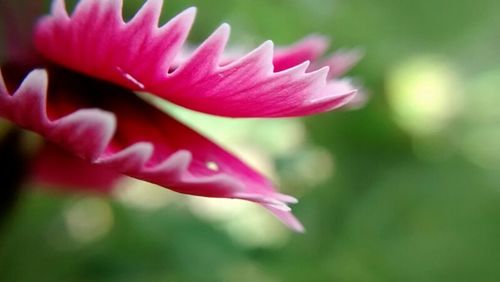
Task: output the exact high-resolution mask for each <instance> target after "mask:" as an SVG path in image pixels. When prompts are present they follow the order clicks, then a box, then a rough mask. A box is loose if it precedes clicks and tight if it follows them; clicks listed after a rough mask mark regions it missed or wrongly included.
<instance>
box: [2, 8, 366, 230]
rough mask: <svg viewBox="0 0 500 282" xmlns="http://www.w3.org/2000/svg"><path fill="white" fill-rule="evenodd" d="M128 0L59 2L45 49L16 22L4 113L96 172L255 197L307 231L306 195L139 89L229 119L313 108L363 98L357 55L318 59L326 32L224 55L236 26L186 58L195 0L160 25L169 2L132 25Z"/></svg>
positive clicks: (36, 32) (37, 34) (40, 27)
mask: <svg viewBox="0 0 500 282" xmlns="http://www.w3.org/2000/svg"><path fill="white" fill-rule="evenodd" d="M122 4H123V3H122V0H81V1H79V3H78V4H77V6H76V8H75V10H74V12H73V13H72V14H71V15H69V14H68V12H67V10H66V8H65V2H64V0H54V1H53V3H52V9H51V13H50V14H49V15H47V16H44V17H42V18H40V19H39V20H38V22H37V23H36V25H35V26H34V29H33V37H32V38H33V40H32V41H31V42H32V43H33V45H30V44H25V43H24V44H23V41H22V40H19V39H15V38H16V36H15V35H14V36H13V35H12V33H13V32H12V30H10V29H9V30H8V31H11V32H10V33H9V32H7V35H9V34H10V36H9V42H8V43H9V48H10V49H9V50H10V51H15V52H10V54H16V55H15V56H14V55H12V56H7V60H6V61H5V63H4V64H3V65H2V73H0V116H1V117H3V118H5V119H7V120H10V121H11V122H13V123H14V124H17V125H18V126H20V127H23V128H26V129H29V130H32V131H34V132H36V133H38V134H39V135H41V136H43V137H44V138H45V139H47V140H49V141H50V142H52V143H54V144H56V145H57V146H59V147H61V148H63V149H64V150H65V151H67V152H70V153H72V154H74V155H76V156H78V157H79V158H81V159H83V160H84V161H85V163H86V164H89V163H90V164H91V166H92V167H93V168H97V169H102V170H103V171H112V172H114V173H116V172H119V173H121V174H125V175H128V176H132V177H135V178H138V179H141V180H145V181H149V182H152V183H155V184H158V185H160V186H163V187H167V188H169V189H171V190H174V191H177V192H180V193H185V194H192V195H199V196H206V197H221V198H236V199H243V200H248V201H253V202H256V203H258V204H260V205H262V206H263V207H265V208H266V209H268V210H269V211H271V212H272V213H273V214H274V215H275V216H277V217H278V218H279V219H280V220H281V221H282V222H284V223H285V224H286V225H288V226H289V227H290V228H292V229H294V230H296V231H302V230H303V227H302V225H301V224H300V222H299V221H298V220H297V219H296V218H295V217H294V216H293V215H292V214H291V212H290V208H289V207H288V204H290V203H296V202H297V200H296V199H295V198H293V197H291V196H288V195H284V194H280V193H278V192H277V191H276V190H275V189H274V188H273V185H272V183H271V182H270V181H269V180H267V179H266V178H265V177H263V176H262V175H260V174H259V173H257V172H256V171H254V170H252V169H251V168H249V167H248V166H247V165H245V164H244V163H243V162H242V161H240V160H239V159H238V158H236V157H234V156H233V155H231V154H230V153H228V152H227V151H225V150H224V149H222V148H221V147H219V146H217V145H216V144H214V143H212V142H211V141H210V140H208V139H207V138H205V137H203V136H201V135H200V134H198V133H196V132H195V131H193V130H191V129H190V128H188V127H187V126H185V125H183V124H182V123H180V122H179V121H176V120H175V119H174V118H172V117H171V116H169V115H168V114H167V113H165V112H163V111H160V110H159V109H157V108H155V107H154V106H153V105H151V104H149V103H148V102H146V101H144V100H143V99H141V98H139V97H138V96H137V95H136V94H135V93H134V92H137V91H140V92H147V93H151V95H155V96H157V97H160V98H163V99H165V100H168V101H170V102H172V103H175V104H177V105H180V106H183V107H186V108H189V109H192V110H196V111H200V112H204V113H208V114H212V115H218V116H225V117H239V118H244V117H268V118H271V117H293V116H304V115H311V114H316V113H321V112H325V111H330V110H333V109H336V108H339V107H341V106H343V105H345V104H346V103H347V102H348V101H349V100H350V99H351V98H352V97H353V96H354V94H355V93H356V90H355V89H354V87H353V86H352V85H351V84H350V82H349V80H346V79H339V78H338V75H340V74H342V73H343V72H344V71H345V70H346V69H348V68H349V67H350V66H351V65H352V63H354V62H353V60H352V59H350V58H349V57H346V56H345V54H334V55H333V57H331V58H329V59H326V60H325V61H324V62H325V63H326V64H328V63H329V62H330V63H338V62H342V64H340V65H335V66H334V68H332V69H334V70H335V71H333V72H329V68H328V67H322V64H321V62H318V59H319V57H320V56H321V55H322V54H323V52H324V51H325V49H326V46H327V45H326V41H325V40H324V39H323V38H322V37H319V36H311V37H308V38H306V39H304V40H303V41H301V42H299V43H297V44H296V45H294V46H291V47H289V48H284V49H279V50H276V52H273V44H272V42H271V41H267V42H265V43H263V44H262V45H261V46H259V47H258V48H256V49H255V50H253V51H251V52H250V53H248V54H246V55H243V56H241V57H235V56H229V55H224V49H225V46H226V42H227V40H228V37H229V25H227V24H222V25H221V26H220V27H219V28H218V29H217V30H216V31H215V32H214V33H213V34H212V35H210V36H209V37H208V39H206V40H205V41H204V42H203V43H202V44H201V45H200V46H198V47H197V48H196V49H195V50H194V51H192V52H191V53H189V54H188V55H186V56H182V54H183V53H186V52H188V51H187V50H186V47H184V46H185V42H186V38H187V36H188V34H189V30H190V28H191V25H192V24H193V20H194V18H195V12H196V10H195V8H189V9H187V10H185V11H183V12H182V13H180V14H178V15H177V16H176V17H174V18H173V19H171V20H170V21H168V22H167V23H166V24H164V25H162V26H161V27H158V20H159V16H160V11H161V8H162V4H163V1H162V0H148V1H146V2H145V4H144V5H143V7H142V8H141V9H140V10H139V11H138V12H137V13H136V15H135V16H134V17H133V18H132V19H131V20H130V21H128V22H125V21H124V20H123V19H122V15H121V11H122ZM25 8H26V7H25ZM7 22H9V21H7ZM9 24H10V25H6V26H8V27H9V28H10V27H11V26H15V23H13V22H12V21H10V22H9ZM30 46H34V47H35V49H36V53H34V52H32V51H30ZM23 51H24V54H23ZM349 60H350V61H349ZM310 61H313V63H310ZM50 155H51V154H49V156H50ZM45 159H51V157H48V158H45ZM52 159H54V158H52ZM80 162H82V161H80ZM65 169H67V167H66V168H65Z"/></svg>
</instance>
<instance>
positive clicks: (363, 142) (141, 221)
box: [0, 0, 500, 282]
mask: <svg viewBox="0 0 500 282" xmlns="http://www.w3.org/2000/svg"><path fill="white" fill-rule="evenodd" d="M141 2H142V1H126V7H127V8H128V12H127V15H128V16H130V15H132V14H133V12H132V11H134V10H135V9H137V8H138V7H139V6H140V4H141ZM165 6H166V7H165V13H164V18H165V19H168V18H170V17H171V16H173V15H175V14H176V13H178V12H179V11H180V10H182V9H184V8H186V7H188V6H197V7H198V17H197V21H196V23H195V26H194V30H193V33H192V35H191V37H190V40H191V42H193V43H197V42H200V41H201V40H203V39H204V38H206V36H207V35H208V34H210V33H211V31H212V30H213V29H214V28H215V27H216V26H217V25H218V24H220V23H222V22H229V23H230V24H231V26H232V38H231V44H236V45H241V44H251V45H256V44H257V43H259V42H261V41H262V40H265V39H268V38H271V39H273V40H274V42H275V43H277V44H288V43H291V42H293V41H294V40H298V39H300V38H301V37H303V36H305V35H307V34H309V33H320V34H325V35H327V36H329V37H330V38H333V43H334V44H333V46H334V48H337V46H340V47H360V48H362V49H363V50H365V53H366V56H365V58H364V59H363V60H362V61H361V63H360V64H359V66H357V67H356V68H355V69H354V70H353V71H352V72H351V75H352V76H354V77H356V78H357V79H359V80H360V81H361V82H362V83H363V85H364V87H365V88H366V89H367V91H368V92H369V93H370V101H369V102H368V104H367V105H366V107H364V108H363V109H361V110H356V111H344V112H336V113H330V114H324V115H320V116H316V117H310V118H306V119H305V123H306V125H307V130H308V135H309V139H310V141H311V142H312V143H314V144H316V145H319V146H322V147H324V148H326V149H327V150H328V152H329V153H330V154H331V155H333V156H334V160H335V175H334V176H333V177H332V178H331V179H330V180H329V181H328V182H326V183H323V184H321V185H317V186H316V187H314V189H310V190H307V192H302V195H301V196H300V201H301V202H300V203H299V204H298V205H296V206H295V207H294V210H295V212H296V214H297V215H298V217H299V218H301V219H302V220H303V222H304V223H305V225H306V228H307V230H308V232H307V233H306V234H304V235H295V234H293V235H291V236H290V238H289V239H287V240H286V241H285V242H284V244H283V245H281V246H278V247H271V248H267V247H249V246H244V245H241V244H239V243H238V242H236V241H235V240H234V239H233V238H232V237H231V236H229V235H228V233H227V232H225V231H224V230H223V229H220V228H218V226H217V225H216V224H213V223H211V222H206V221H203V220H200V219H198V218H196V217H194V216H193V215H192V214H191V213H190V212H189V210H188V209H187V208H185V205H183V204H182V202H181V203H176V204H174V205H169V206H168V207H166V208H163V209H159V210H155V211H149V212H144V211H137V210H134V209H130V208H127V207H125V206H123V205H121V204H120V203H117V202H115V201H114V200H109V201H107V200H103V201H106V203H107V205H109V208H110V209H111V211H112V213H113V216H114V217H113V218H114V223H113V227H112V229H111V230H110V231H109V232H108V233H107V234H106V235H105V236H104V237H102V238H100V239H99V240H96V241H92V242H89V243H81V242H77V241H75V240H73V239H72V238H71V237H70V236H69V235H68V233H67V231H66V230H65V222H64V220H65V219H64V216H63V213H64V210H66V209H67V208H68V206H70V205H71V204H72V203H74V202H75V201H77V200H78V199H79V197H82V196H71V195H70V196H68V195H58V194H54V193H50V192H46V191H42V190H36V191H31V192H25V194H24V196H23V198H22V199H21V201H20V202H19V204H18V206H17V209H16V210H15V213H14V215H13V216H12V218H11V220H10V221H9V222H8V223H7V224H6V225H4V226H3V228H2V229H1V234H0V281H6V282H7V281H9V282H10V281H26V282H27V281H38V282H45V281H47V282H49V281H50V282H53V281H65V282H67V281H82V282H83V281H107V282H109V281H111V282H113V281H240V282H244V281H339V282H343V281H346V282H348V281H349V282H350V281H353V282H355V281H362V282H369V281H374V282H375V281H384V282H387V281H407V282H411V281H415V282H421V281H436V282H437V281H439V282H443V281H450V282H451V281H453V282H457V281H475V282H479V281H485V282H486V281H491V282H493V281H500V243H499V238H500V223H499V221H498V219H499V218H500V165H498V164H499V163H500V162H497V163H495V162H493V163H491V162H490V163H488V164H487V165H484V163H482V160H483V159H481V158H480V157H481V156H482V155H481V156H479V157H477V156H475V155H474V153H475V152H483V151H484V152H485V153H484V154H483V155H486V156H487V157H492V158H495V156H498V155H495V152H496V151H498V150H496V151H495V149H496V148H497V147H498V139H494V138H495V137H498V136H499V135H495V134H492V135H485V136H486V137H483V138H479V140H478V142H476V143H464V144H465V145H464V144H462V141H464V140H469V139H467V138H466V137H467V136H470V134H471V132H472V133H473V132H474V130H475V129H477V128H478V127H481V128H486V129H485V130H486V132H494V131H495V130H500V119H499V118H498V116H499V115H494V113H495V112H494V111H498V109H499V108H498V107H493V110H492V111H493V116H492V117H487V118H486V120H484V119H482V120H477V119H470V118H468V115H467V106H468V105H474V103H475V101H476V99H478V97H479V98H481V97H483V99H485V100H483V102H482V103H479V105H480V106H478V107H476V108H475V111H474V112H481V111H483V110H484V109H486V108H487V107H488V106H489V105H500V103H499V100H500V93H499V90H498V89H500V75H496V76H495V75H493V74H494V73H496V74H498V73H499V72H498V70H500V49H499V48H498V46H499V45H500V33H499V31H500V17H499V16H498V11H500V2H499V1H497V0H480V1H475V2H474V1H467V0H457V1H450V0H421V1H396V0H379V1H370V0H333V1H332V0H288V1H285V0H252V1H250V0H238V1H201V0H197V1H194V0H193V1H188V0H171V1H167V3H166V5H165ZM429 57H439V58H440V60H444V61H446V62H448V64H449V66H450V69H451V70H452V71H453V72H454V74H455V75H456V76H457V77H459V79H458V82H457V83H459V85H456V86H457V88H459V90H460V91H461V92H462V93H461V95H462V96H460V97H461V98H460V99H462V100H463V108H462V109H461V112H459V113H457V114H455V115H454V116H453V117H452V118H451V120H450V121H448V123H447V124H446V126H445V128H442V129H441V130H440V131H439V132H437V133H436V132H434V133H432V134H431V135H426V136H421V135H418V134H415V133H414V132H412V131H411V129H409V128H404V127H402V126H401V124H399V123H398V120H397V116H396V115H394V114H393V113H394V109H393V108H391V107H392V106H391V103H390V101H389V99H390V97H391V96H390V95H388V88H387V83H388V81H391V79H392V77H391V75H392V73H393V71H394V70H395V69H396V70H397V69H398V68H404V65H405V62H408V61H411V60H418V58H429ZM425 71H426V70H423V72H425ZM429 71H431V70H429ZM485 77H486V78H485ZM421 83H425V81H423V82H421ZM481 89H482V90H481ZM484 89H486V90H484ZM483 90H484V91H483ZM395 91H396V93H393V94H394V95H399V93H397V89H396V90H395ZM481 91H483V92H485V91H486V92H488V91H489V92H488V93H493V94H492V95H487V96H484V95H486V94H484V95H483V96H481V95H482V94H481V93H483V92H481ZM402 94H403V93H401V95H402ZM417 98H418V97H417ZM431 102H432V101H431ZM481 105H483V106H481ZM424 106H425V104H424ZM481 107H483V108H481ZM444 110H446V109H444ZM499 113H500V112H499ZM415 118H418V116H417V117H415ZM261 122H262V123H265V122H266V121H264V120H263V121H261ZM416 122H419V120H417V121H416ZM422 122H429V123H432V120H430V121H429V120H427V119H424V120H423V121H422ZM481 136H483V135H481ZM488 136H492V137H488ZM282 138H286V136H282ZM488 138H493V139H488ZM474 140H475V139H474ZM470 144H473V145H474V144H476V145H474V146H477V147H464V146H466V145H467V146H469V145H470ZM470 146H472V145H470ZM464 148H466V149H464ZM471 154H472V155H471ZM471 156H472V157H471ZM495 160H500V158H497V159H495ZM276 163H277V164H278V173H279V174H280V175H286V169H287V166H286V159H283V160H276ZM283 182H284V183H287V182H286V179H285V180H284V181H283ZM281 189H282V190H284V191H286V192H290V193H292V194H293V193H294V191H295V190H296V189H298V188H294V187H293V185H284V187H282V188H281ZM297 191H299V190H297ZM243 220H244V219H243ZM275 224H277V225H278V224H279V223H278V222H276V223H275Z"/></svg>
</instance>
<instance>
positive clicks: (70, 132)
mask: <svg viewBox="0 0 500 282" xmlns="http://www.w3.org/2000/svg"><path fill="white" fill-rule="evenodd" d="M52 74H53V75H54V78H55V79H53V80H52V82H51V83H52V86H51V87H50V95H49V96H51V95H53V96H54V97H52V98H50V97H47V95H48V94H47V85H48V76H47V72H46V71H45V70H35V71H32V72H31V73H30V74H29V75H28V76H27V77H26V78H25V79H24V81H23V82H22V84H21V86H20V87H19V88H18V89H17V90H16V91H15V92H14V93H13V94H10V92H9V91H8V89H7V87H6V86H5V83H4V82H3V77H2V76H0V78H1V79H0V116H2V117H4V118H7V119H9V120H11V121H12V122H14V123H16V124H18V125H20V126H22V127H25V128H28V129H31V130H33V131H35V132H37V133H39V134H40V135H42V136H44V137H45V138H47V139H48V140H50V141H52V142H54V143H56V144H57V145H59V146H61V147H63V148H64V149H66V150H68V151H69V152H71V153H73V154H75V155H78V156H80V157H82V158H83V159H85V160H87V161H90V162H91V163H93V164H94V165H99V166H104V167H105V168H106V169H113V170H115V171H117V172H120V173H124V174H126V175H129V176H132V177H135V178H138V179H142V180H145V181H149V182H152V183H155V184H158V185H161V186H163V187H167V188H169V189H172V190H174V191H177V192H181V193H186V194H193V195H199V196H207V197H223V198H238V199H244V200H249V201H253V202H256V203H259V204H261V205H263V206H264V207H266V208H267V209H269V210H270V211H271V212H273V213H274V214H275V215H277V217H278V218H279V219H281V220H282V221H283V222H284V223H285V224H287V225H289V226H290V227H291V228H293V229H295V230H300V229H301V228H300V224H299V223H298V221H297V220H296V219H295V218H294V217H293V215H291V213H290V208H289V207H288V205H287V203H294V202H296V200H295V199H294V198H293V197H290V196H287V195H282V194H279V193H278V192H276V190H275V189H274V188H273V185H272V184H271V183H270V182H269V181H268V180H267V179H266V178H264V177H263V176H262V175H260V174H258V173H257V172H255V171H254V170H252V169H251V168H249V167H248V166H246V165H245V164H244V163H243V162H241V161H240V160H238V159H237V158H235V157H234V156H232V155H231V154H229V153H228V152H226V151H225V150H223V149H222V148H220V147H219V146H217V145H215V144H214V143H212V142H210V141H209V140H208V139H206V138H204V137H203V136H201V135H200V134H198V133H196V132H194V131H193V130H191V129H189V128H188V127H186V126H185V125H183V124H181V123H179V122H178V121H176V120H175V119H173V118H172V117H170V116H168V115H166V114H165V113H163V112H161V111H159V110H158V109H156V108H154V107H152V106H151V105H149V104H148V103H146V102H144V101H143V100H141V99H139V98H138V97H136V96H135V95H134V94H133V93H131V92H129V91H127V90H124V89H122V88H118V87H114V86H111V85H107V84H104V83H102V82H98V81H95V80H91V79H88V78H84V77H80V76H78V75H76V74H71V73H66V72H64V73H58V72H57V71H54V72H53V73H52V72H51V75H52ZM9 85H10V84H9ZM75 97H76V98H75ZM78 97H80V98H78ZM82 98H83V99H85V98H89V99H90V100H92V101H93V100H99V99H100V101H99V102H96V103H98V104H99V106H102V108H104V109H105V110H100V109H95V108H88V107H89V106H90V107H91V106H92V105H89V104H88V103H87V104H86V102H84V101H82V100H81V99H82ZM47 99H48V100H49V102H50V103H47ZM214 165H215V166H214Z"/></svg>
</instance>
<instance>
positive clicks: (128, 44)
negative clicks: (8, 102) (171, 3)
mask: <svg viewBox="0 0 500 282" xmlns="http://www.w3.org/2000/svg"><path fill="white" fill-rule="evenodd" d="M162 2H163V1H162V0H149V1H147V2H146V3H145V4H144V6H143V7H142V8H141V10H139V12H138V13H137V14H136V16H135V17H134V18H132V20H130V21H129V22H124V21H123V19H122V17H121V6H122V0H82V1H80V2H79V4H78V5H77V7H76V9H75V11H74V12H73V14H72V15H71V16H68V14H67V13H66V10H65V8H64V1H63V0H55V1H54V5H53V11H52V14H51V15H49V16H46V17H45V18H43V19H42V20H41V21H40V22H39V24H38V26H37V28H36V33H35V44H36V46H37V48H38V50H39V51H40V52H41V53H42V54H43V55H44V56H45V57H47V58H48V59H50V60H52V61H54V62H56V63H58V64H61V65H64V66H66V67H69V68H72V69H74V70H77V71H79V72H83V73H85V74H87V75H90V76H94V77H98V78H101V79H104V80H108V81H111V82H114V83H117V84H119V85H121V86H124V87H127V88H129V89H131V90H141V91H145V92H150V93H153V94H155V95H157V96H159V97H162V98H164V99H167V100H169V101H171V102H173V103H176V104H178V105H181V106H184V107H187V108H190V109H193V110H197V111H201V112H205V113H209V114H214V115H220V116H229V117H288V116H302V115H310V114H315V113H319V112H324V111H329V110H332V109H335V108H338V107H340V106H342V105H344V104H346V103H347V102H348V101H349V100H350V99H351V98H352V97H353V96H354V94H355V93H356V90H355V89H354V87H353V86H350V87H349V88H348V89H344V88H342V89H343V90H344V91H339V88H337V87H331V85H332V83H333V84H335V83H336V81H335V80H329V79H328V72H329V70H328V67H325V68H320V69H318V70H314V71H308V68H309V62H308V61H307V59H308V58H310V59H314V58H315V57H316V56H317V55H318V54H320V53H321V52H322V51H323V49H324V45H325V43H324V42H323V41H322V39H319V38H314V37H312V38H310V39H308V40H306V41H304V42H302V43H301V44H298V45H297V46H296V49H294V50H292V51H293V52H289V53H287V54H285V56H283V54H282V55H280V54H279V52H278V54H276V55H275V54H274V50H273V49H274V47H273V44H272V42H270V41H268V42H265V43H264V44H262V45H261V46H260V47H258V48H257V49H255V50H253V51H252V52H250V53H248V54H246V55H244V56H243V57H241V58H239V59H236V60H234V61H232V62H231V63H229V64H227V63H224V55H223V53H224V49H225V47H226V43H227V40H228V37H229V26H228V25H227V24H223V25H221V26H220V27H219V28H218V29H217V30H216V31H215V32H214V33H213V34H212V35H211V36H210V37H209V38H208V39H207V40H205V41H204V42H203V43H202V44H201V45H200V46H199V47H198V48H197V49H196V50H195V51H194V52H193V53H192V55H191V56H190V57H189V58H188V59H186V60H184V61H183V62H182V63H181V64H180V65H177V64H178V63H177V62H178V61H179V59H177V60H176V57H178V56H181V50H182V46H183V45H184V44H185V41H186V38H187V36H188V33H189V30H190V28H191V25H192V23H193V20H194V16H195V9H194V8H190V9H187V10H186V11H184V12H182V13H180V14H179V15H177V16H176V17H175V18H173V19H172V20H170V21H169V22H168V23H166V24H165V25H163V26H161V27H158V17H159V16H158V14H159V11H160V8H161V5H162ZM93 31H96V32H93ZM311 46H313V48H312V47H311ZM292 54H293V56H292ZM325 105H328V107H326V106H325Z"/></svg>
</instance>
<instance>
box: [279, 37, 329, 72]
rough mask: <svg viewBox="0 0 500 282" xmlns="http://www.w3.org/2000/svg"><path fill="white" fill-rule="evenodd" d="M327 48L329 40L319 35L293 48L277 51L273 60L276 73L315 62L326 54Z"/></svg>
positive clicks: (305, 39)
mask: <svg viewBox="0 0 500 282" xmlns="http://www.w3.org/2000/svg"><path fill="white" fill-rule="evenodd" d="M327 48H328V39H326V38H325V37H322V36H319V35H311V36H309V37H306V38H304V39H302V40H301V41H300V42H298V43H295V44H294V45H292V46H288V47H284V48H283V47H282V48H279V49H276V51H275V52H274V58H273V65H274V71H282V70H286V69H288V68H291V67H295V66H297V65H299V64H301V63H303V62H305V61H311V62H314V61H315V60H317V59H318V58H320V57H321V56H322V55H323V54H324V53H325V51H326V49H327ZM320 68H321V67H320Z"/></svg>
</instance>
